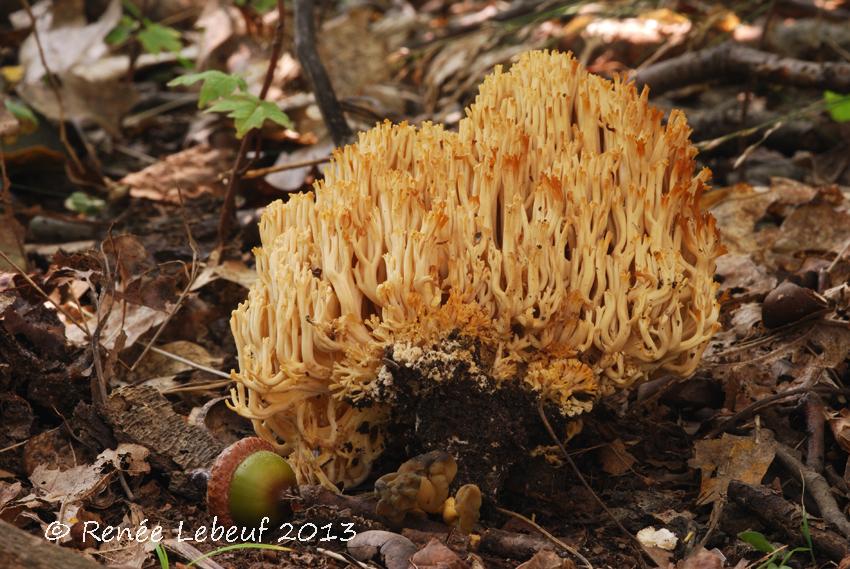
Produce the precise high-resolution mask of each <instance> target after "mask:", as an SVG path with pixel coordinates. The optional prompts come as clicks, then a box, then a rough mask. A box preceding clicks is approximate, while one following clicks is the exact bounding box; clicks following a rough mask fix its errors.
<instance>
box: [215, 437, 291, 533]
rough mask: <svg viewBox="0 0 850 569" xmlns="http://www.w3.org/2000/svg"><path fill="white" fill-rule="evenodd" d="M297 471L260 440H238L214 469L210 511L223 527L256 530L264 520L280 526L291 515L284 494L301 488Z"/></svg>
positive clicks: (220, 456) (222, 456) (221, 456)
mask: <svg viewBox="0 0 850 569" xmlns="http://www.w3.org/2000/svg"><path fill="white" fill-rule="evenodd" d="M297 484H298V483H297V481H296V479H295V472H293V470H292V467H290V466H289V463H288V462H286V460H284V459H283V457H282V456H280V455H279V454H277V453H276V452H275V451H274V447H273V446H272V445H271V444H270V443H269V442H267V441H264V440H263V439H260V438H258V437H248V438H245V439H241V440H239V441H236V442H235V443H233V444H232V445H230V446H229V447H227V448H226V449H224V450H223V451H222V453H221V454H220V455H218V458H216V460H215V463H214V464H213V466H212V468H211V469H210V478H209V482H208V483H207V508H208V510H209V512H210V513H211V514H213V515H215V516H218V519H219V521H220V523H221V524H223V525H240V526H245V527H256V526H257V525H259V524H260V522H261V520H262V519H263V518H264V517H268V518H269V519H270V522H269V523H270V524H275V523H279V522H280V521H281V520H282V519H284V518H285V517H286V516H287V515H288V513H289V510H288V507H287V506H286V503H285V502H284V500H283V499H282V497H283V495H284V493H285V492H286V491H287V490H288V489H290V488H295V487H297Z"/></svg>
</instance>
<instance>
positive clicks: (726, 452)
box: [688, 431, 775, 505]
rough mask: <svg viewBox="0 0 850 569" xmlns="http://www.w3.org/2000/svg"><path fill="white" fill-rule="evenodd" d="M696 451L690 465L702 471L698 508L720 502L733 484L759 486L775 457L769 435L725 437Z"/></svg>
mask: <svg viewBox="0 0 850 569" xmlns="http://www.w3.org/2000/svg"><path fill="white" fill-rule="evenodd" d="M694 451H695V452H694V458H692V459H691V460H690V461H689V462H688V464H689V465H690V466H691V467H692V468H699V469H700V470H701V471H702V483H701V485H700V495H699V498H698V499H697V504H699V505H704V504H709V503H712V502H715V501H717V500H719V499H720V498H721V496H723V495H725V494H726V489H727V488H728V487H729V481H730V480H740V481H742V482H746V483H747V484H759V483H760V482H761V479H762V478H763V477H764V475H765V473H766V472H767V469H768V467H769V466H770V464H771V463H772V462H773V457H774V454H775V450H774V444H773V438H772V437H771V436H770V435H769V433H768V432H767V431H761V432H760V433H759V434H758V436H757V435H756V434H753V435H752V436H749V437H738V436H735V435H730V434H728V433H724V434H723V436H722V437H720V438H719V439H712V440H702V441H698V442H697V443H696V444H695V445H694Z"/></svg>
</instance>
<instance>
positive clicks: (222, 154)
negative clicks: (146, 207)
mask: <svg viewBox="0 0 850 569" xmlns="http://www.w3.org/2000/svg"><path fill="white" fill-rule="evenodd" d="M230 160H231V151H229V150H224V149H221V148H211V147H210V146H208V145H206V144H200V145H198V146H193V147H191V148H187V149H186V150H183V151H182V152H178V153H176V154H172V155H170V156H166V157H165V158H164V159H163V160H160V161H159V162H157V163H156V164H151V165H150V166H148V167H147V168H145V169H144V170H140V171H138V172H134V173H132V174H128V175H126V176H124V178H122V179H121V181H120V183H121V184H125V185H127V186H129V187H130V195H131V196H133V197H136V198H144V199H148V200H153V201H164V202H168V203H173V204H179V203H180V193H182V194H183V199H193V198H197V197H199V196H201V195H204V194H210V195H213V196H220V195H223V194H224V190H225V187H224V184H222V182H221V179H220V178H221V176H220V174H221V172H222V170H223V169H225V168H226V165H227V164H229V162H230Z"/></svg>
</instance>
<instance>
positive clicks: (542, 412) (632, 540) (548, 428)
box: [537, 399, 646, 566]
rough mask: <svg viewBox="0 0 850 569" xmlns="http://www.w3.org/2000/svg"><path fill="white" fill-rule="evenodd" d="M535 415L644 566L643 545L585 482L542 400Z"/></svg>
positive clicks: (538, 403)
mask: <svg viewBox="0 0 850 569" xmlns="http://www.w3.org/2000/svg"><path fill="white" fill-rule="evenodd" d="M537 413H538V414H539V415H540V419H541V420H542V421H543V425H544V426H545V427H546V431H547V432H548V433H549V436H550V437H551V438H552V440H553V441H555V444H556V445H558V448H559V449H561V454H563V455H564V458H566V459H567V464H569V465H570V468H572V470H573V472H574V473H575V475H576V476H577V477H578V479H579V481H580V482H581V484H582V486H584V488H585V489H586V490H587V491H588V492H590V495H591V496H593V499H594V500H595V501H596V503H597V504H599V506H600V507H601V508H602V510H603V511H604V512H605V513H606V514H607V515H608V517H609V518H611V520H613V522H614V524H615V525H616V526H617V527H618V528H619V529H620V531H621V532H623V534H624V535H626V536H628V538H629V542H630V543H631V544H632V545H634V546H635V547H636V548H637V551H638V552H640V555H638V560H639V561H640V563H641V565H643V566H645V565H646V564H645V563H644V560H643V555H645V554H646V552H645V551H644V550H643V545H641V543H640V542H639V541H638V540H637V538H636V537H635V536H634V535H632V533H631V532H630V531H629V530H627V529H626V528H625V526H624V525H623V524H622V523H621V522H620V520H618V519H617V516H615V515H614V512H612V511H611V510H610V509H609V508H608V506H607V505H606V504H605V502H603V501H602V498H600V497H599V495H598V494H597V493H596V492H595V491H594V490H593V488H592V487H591V486H590V484H589V483H588V482H587V479H586V478H585V477H584V475H583V474H582V473H581V470H580V469H579V467H578V465H577V464H576V463H575V461H574V460H573V457H571V456H570V453H569V452H567V449H566V447H565V446H564V443H562V442H561V439H559V438H558V435H556V434H555V430H554V429H553V428H552V425H551V424H550V423H549V419H548V418H547V417H546V411H545V410H544V409H543V399H540V400H538V402H537Z"/></svg>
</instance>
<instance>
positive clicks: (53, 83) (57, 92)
mask: <svg viewBox="0 0 850 569" xmlns="http://www.w3.org/2000/svg"><path fill="white" fill-rule="evenodd" d="M21 5H22V6H23V7H24V11H26V13H27V16H29V18H30V22H32V35H33V38H34V39H35V45H36V47H37V48H38V57H39V59H40V60H41V65H42V66H43V67H44V73H45V75H46V76H47V83H48V85H50V89H51V90H52V91H53V95H54V96H55V97H56V106H57V108H58V111H59V140H61V141H62V145H63V146H64V147H65V150H67V151H68V154H69V155H70V157H71V160H72V161H73V162H74V166H76V168H77V172H80V173H82V172H85V168H84V167H83V163H82V162H81V161H80V157H79V156H77V152H76V151H75V150H74V147H73V146H71V143H70V142H69V141H68V131H67V130H66V128H65V104H64V102H63V101H62V91H61V89H60V86H59V82H58V81H57V80H56V76H55V75H54V74H53V72H52V71H50V67H49V66H48V65H47V57H46V56H45V55H44V46H42V44H41V36H39V34H38V22H37V20H36V17H35V14H33V12H32V6H30V3H29V1H28V0H21Z"/></svg>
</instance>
